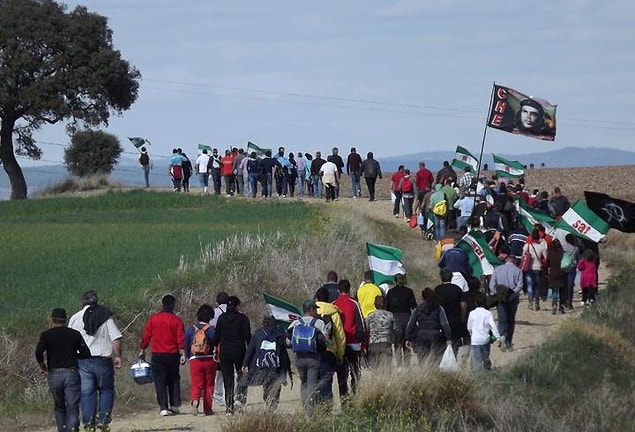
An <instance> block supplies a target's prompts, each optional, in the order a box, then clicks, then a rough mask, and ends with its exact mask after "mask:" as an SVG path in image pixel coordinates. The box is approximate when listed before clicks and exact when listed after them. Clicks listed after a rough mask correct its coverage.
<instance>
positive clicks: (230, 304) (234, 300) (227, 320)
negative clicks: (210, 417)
mask: <svg viewBox="0 0 635 432" xmlns="http://www.w3.org/2000/svg"><path fill="white" fill-rule="evenodd" d="M239 306H240V299H239V298H238V297H236V296H230V297H229V299H228V300H227V311H226V312H225V313H224V314H222V315H221V316H220V318H218V322H217V323H216V334H215V335H214V346H215V347H217V348H216V349H217V352H218V351H220V354H219V355H218V358H219V360H220V370H221V372H222V374H223V386H224V387H225V408H226V414H227V415H232V414H234V398H235V399H237V400H238V402H239V403H240V404H241V406H244V405H245V404H246V403H247V382H246V380H244V379H243V372H242V366H243V360H244V359H245V352H246V351H247V345H249V342H250V341H251V325H250V323H249V318H247V316H246V315H245V314H243V313H241V312H240V311H239V310H238V307H239ZM234 373H236V375H237V382H236V381H235V380H234ZM234 385H236V388H235V392H234Z"/></svg>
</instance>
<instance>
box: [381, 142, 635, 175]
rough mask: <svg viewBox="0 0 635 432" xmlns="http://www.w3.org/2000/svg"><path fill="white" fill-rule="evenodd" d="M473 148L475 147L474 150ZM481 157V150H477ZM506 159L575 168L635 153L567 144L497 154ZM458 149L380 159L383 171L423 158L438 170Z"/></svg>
mask: <svg viewBox="0 0 635 432" xmlns="http://www.w3.org/2000/svg"><path fill="white" fill-rule="evenodd" d="M470 150H472V149H470ZM473 154H474V156H475V157H476V158H478V153H473ZM496 155H497V156H502V157H504V158H505V159H511V160H517V161H519V162H521V163H523V164H524V165H527V166H529V165H530V164H532V163H533V164H534V165H535V166H536V168H539V167H540V166H541V164H543V163H544V164H545V165H544V166H545V168H573V167H595V166H615V165H633V164H635V152H632V151H626V150H616V149H607V148H597V147H586V148H582V147H565V148H563V149H558V150H553V151H550V152H543V153H526V154H512V153H496ZM453 158H454V152H449V151H433V152H422V153H415V154H409V155H401V156H394V157H384V158H381V159H379V161H380V162H381V167H382V170H384V171H386V172H391V171H394V170H395V169H396V168H397V167H398V166H399V165H405V166H406V167H408V168H410V169H411V170H416V169H418V165H419V162H420V161H424V162H425V163H426V166H427V167H428V168H430V169H431V170H432V171H434V170H438V169H440V168H441V166H442V165H443V161H446V160H447V161H449V162H452V159H453ZM482 164H483V165H484V164H488V165H489V166H490V167H492V166H493V160H492V153H491V152H490V153H485V154H483V161H482Z"/></svg>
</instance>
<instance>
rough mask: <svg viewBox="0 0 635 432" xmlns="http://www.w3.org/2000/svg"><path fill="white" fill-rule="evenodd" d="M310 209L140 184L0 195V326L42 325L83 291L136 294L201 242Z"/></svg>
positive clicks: (296, 217) (284, 222)
mask: <svg viewBox="0 0 635 432" xmlns="http://www.w3.org/2000/svg"><path fill="white" fill-rule="evenodd" d="M309 213H310V211H309V209H308V208H307V207H306V206H304V205H302V204H301V203H289V202H285V203H277V202H260V201H251V200H250V201H246V200H233V201H232V200H226V199H224V198H219V197H216V196H201V195H185V194H171V193H156V192H146V191H132V192H110V193H107V194H104V195H97V196H92V197H86V198H50V199H40V200H27V201H7V202H2V203H0V218H1V219H0V244H2V245H3V247H2V249H1V250H0V274H1V275H2V282H1V285H2V292H3V294H4V296H5V298H4V300H5V301H3V302H2V304H1V305H0V326H7V325H11V324H12V323H16V322H20V323H21V325H24V324H25V320H26V321H31V322H32V324H34V325H35V324H36V323H38V322H39V323H40V324H41V323H42V322H46V319H47V313H48V312H49V311H50V309H51V308H53V307H58V306H60V307H66V308H68V309H69V310H74V309H75V308H77V307H78V306H79V303H78V299H79V296H80V295H81V294H82V293H83V292H84V291H86V290H88V289H95V290H96V291H97V292H98V293H100V296H101V297H102V299H110V301H111V302H112V301H113V300H114V299H116V301H117V302H124V303H125V302H130V301H134V300H138V299H137V297H138V294H139V292H141V290H142V289H143V288H148V287H150V286H151V285H152V284H153V281H156V280H157V279H158V278H160V277H166V276H168V275H169V274H170V272H174V271H175V270H176V269H177V267H178V266H179V262H180V260H181V258H184V259H185V261H188V262H192V261H195V260H197V259H198V258H199V256H200V254H201V250H202V248H203V247H205V246H206V245H208V244H210V243H215V242H218V241H219V240H222V239H224V238H226V237H227V236H228V235H230V234H231V233H272V232H275V231H277V230H278V229H280V228H281V227H284V228H285V230H286V229H289V230H294V229H297V228H300V227H301V226H302V225H303V224H304V223H305V221H306V220H307V218H308V215H309ZM106 301H108V300H106ZM210 301H211V299H210Z"/></svg>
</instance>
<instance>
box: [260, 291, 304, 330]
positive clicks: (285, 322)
mask: <svg viewBox="0 0 635 432" xmlns="http://www.w3.org/2000/svg"><path fill="white" fill-rule="evenodd" d="M262 295H263V297H264V298H265V303H266V304H267V308H269V312H271V315H273V317H274V318H275V320H276V321H277V323H278V325H279V326H280V327H282V328H284V329H286V328H287V327H289V324H290V323H291V322H292V321H295V320H297V319H298V318H299V317H301V316H302V315H303V313H302V311H301V310H300V309H299V308H297V307H295V306H294V305H292V304H291V303H289V302H287V301H285V300H282V299H281V298H278V297H274V296H272V295H269V294H267V293H262Z"/></svg>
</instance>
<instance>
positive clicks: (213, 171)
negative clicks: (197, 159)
mask: <svg viewBox="0 0 635 432" xmlns="http://www.w3.org/2000/svg"><path fill="white" fill-rule="evenodd" d="M221 166H222V162H221V158H220V157H219V156H218V149H212V156H211V157H210V158H209V161H208V163H207V170H208V171H209V173H210V176H211V177H212V185H213V186H214V193H215V194H216V195H220V187H221V178H222V176H221Z"/></svg>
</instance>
